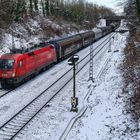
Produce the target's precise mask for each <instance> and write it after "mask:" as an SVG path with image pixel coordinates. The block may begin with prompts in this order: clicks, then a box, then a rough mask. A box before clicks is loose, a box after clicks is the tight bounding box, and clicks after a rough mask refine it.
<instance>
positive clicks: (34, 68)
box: [0, 25, 116, 88]
mask: <svg viewBox="0 0 140 140" xmlns="http://www.w3.org/2000/svg"><path fill="white" fill-rule="evenodd" d="M115 28H116V27H115V26H114V25H111V26H107V27H103V28H100V29H99V28H98V29H96V30H91V31H87V32H83V33H79V34H76V35H71V36H68V37H64V38H60V39H54V40H50V41H49V42H46V41H43V42H42V43H40V44H36V45H34V46H33V47H31V48H28V49H25V50H20V49H15V50H12V51H11V53H8V54H4V55H2V56H1V57H0V80H1V85H2V87H3V88H6V87H15V86H18V85H19V84H20V83H22V82H23V81H26V80H27V79H29V78H31V77H32V76H33V75H36V74H38V73H39V72H40V71H41V70H42V69H45V68H46V67H48V65H51V64H53V63H56V62H59V61H61V60H63V59H65V58H67V57H68V56H70V55H72V54H74V53H75V52H77V51H78V50H80V49H82V48H84V47H86V46H88V45H90V44H92V43H93V42H94V41H95V40H98V39H99V38H101V37H103V36H105V35H106V34H108V33H110V32H112V31H113V30H114V29H115Z"/></svg>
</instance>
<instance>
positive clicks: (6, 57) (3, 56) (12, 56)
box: [0, 53, 22, 59]
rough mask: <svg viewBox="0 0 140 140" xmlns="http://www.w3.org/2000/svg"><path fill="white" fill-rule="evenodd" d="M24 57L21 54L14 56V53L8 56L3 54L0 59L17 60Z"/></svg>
mask: <svg viewBox="0 0 140 140" xmlns="http://www.w3.org/2000/svg"><path fill="white" fill-rule="evenodd" d="M20 56H22V54H20V53H16V54H13V53H6V54H3V55H2V56H1V57H0V59H17V58H18V57H20Z"/></svg>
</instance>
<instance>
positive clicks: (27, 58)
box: [0, 43, 57, 88]
mask: <svg viewBox="0 0 140 140" xmlns="http://www.w3.org/2000/svg"><path fill="white" fill-rule="evenodd" d="M56 61H57V58H56V51H55V47H54V46H53V45H50V44H47V43H44V44H40V45H35V46H34V47H32V48H30V50H29V49H28V50H27V49H26V50H18V49H16V50H13V52H12V53H9V54H4V55H2V56H1V58H0V78H1V85H2V87H3V88H6V87H7V86H8V87H14V86H18V84H20V83H21V82H23V81H24V80H27V79H28V78H29V77H31V76H33V75H36V74H37V73H39V72H40V71H41V70H42V69H45V68H46V67H47V66H48V65H50V64H51V63H54V62H56Z"/></svg>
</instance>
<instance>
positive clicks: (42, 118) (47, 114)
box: [17, 34, 131, 140]
mask: <svg viewBox="0 0 140 140" xmlns="http://www.w3.org/2000/svg"><path fill="white" fill-rule="evenodd" d="M126 37H127V34H125V35H123V36H122V35H119V34H118V35H116V37H115V40H114V42H112V52H113V51H114V50H116V49H118V50H119V52H114V53H112V52H110V53H108V52H107V51H106V52H105V50H104V51H103V53H102V54H101V56H100V57H99V58H100V59H98V60H97V61H96V63H94V77H95V78H96V77H97V75H98V73H99V71H100V69H101V68H102V66H104V64H105V62H106V60H107V59H108V58H109V56H111V57H110V59H109V62H108V63H107V65H106V68H105V70H104V71H103V72H102V73H101V75H100V76H98V79H97V78H96V79H95V81H96V82H95V84H91V82H89V81H88V70H89V65H87V67H86V68H85V69H84V70H83V71H81V72H80V74H78V75H77V80H76V81H77V82H76V84H77V87H76V94H77V97H78V98H79V105H78V109H79V112H80V110H81V109H82V107H83V100H84V98H85V97H86V94H87V93H88V92H89V90H91V89H92V88H93V87H94V86H95V85H96V87H95V88H94V89H93V90H92V92H91V93H90V94H89V97H88V98H87V101H86V106H87V110H86V111H85V113H84V115H83V116H82V117H81V118H80V119H78V120H77V121H76V123H75V124H74V125H73V127H72V129H71V130H70V133H69V134H68V135H67V137H66V139H68V140H69V139H70V140H77V139H79V140H81V139H82V140H85V139H87V140H93V139H95V140H108V139H114V140H120V139H126V140H127V139H131V136H130V135H128V134H125V130H126V127H127V125H126V123H128V120H129V116H126V115H125V113H124V111H125V109H124V98H123V94H122V92H121V87H122V85H123V83H122V78H121V73H120V71H119V65H120V64H121V62H122V59H123V53H122V50H123V48H124V47H125V41H126ZM115 47H116V48H115ZM81 53H82V54H84V53H85V50H84V51H82V52H81ZM111 53H112V55H111ZM82 54H81V55H82ZM63 63H65V62H63ZM63 63H62V64H61V66H62V65H63ZM71 96H72V82H71V83H70V84H69V85H67V87H66V88H65V89H63V91H61V93H59V95H58V96H57V97H56V98H55V99H54V100H53V101H52V102H51V103H50V104H49V105H50V106H47V107H46V108H44V110H43V111H42V113H40V115H39V116H38V117H37V118H35V119H34V120H33V122H32V124H31V125H30V126H28V128H26V130H25V132H24V135H21V138H17V139H22V140H28V139H29V140H46V139H49V140H54V139H55V140H57V139H60V138H61V135H62V133H63V132H64V130H65V128H66V126H67V125H68V124H69V122H70V121H71V119H72V118H73V117H75V115H76V114H77V113H74V112H70V109H71V105H70V97H71Z"/></svg>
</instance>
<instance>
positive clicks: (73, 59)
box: [68, 55, 79, 112]
mask: <svg viewBox="0 0 140 140" xmlns="http://www.w3.org/2000/svg"><path fill="white" fill-rule="evenodd" d="M78 60H79V56H78V55H73V56H72V57H71V58H70V59H69V60H68V64H69V65H70V66H73V97H71V106H72V107H71V111H73V112H77V111H78V108H77V106H78V98H77V97H76V92H75V87H76V86H75V76H76V73H75V70H76V69H75V63H76V62H77V61H78Z"/></svg>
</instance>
